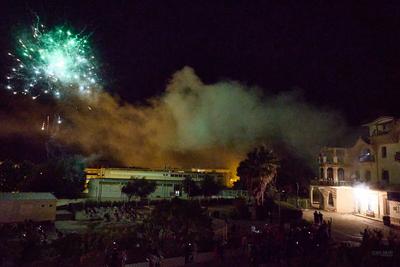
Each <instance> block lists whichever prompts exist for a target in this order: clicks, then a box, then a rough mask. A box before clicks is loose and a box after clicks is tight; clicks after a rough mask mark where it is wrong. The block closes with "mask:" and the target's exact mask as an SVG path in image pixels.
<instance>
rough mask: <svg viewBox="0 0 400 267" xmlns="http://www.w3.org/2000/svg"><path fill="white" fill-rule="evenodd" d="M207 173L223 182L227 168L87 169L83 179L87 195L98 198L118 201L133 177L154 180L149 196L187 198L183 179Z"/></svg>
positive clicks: (202, 177) (200, 176)
mask: <svg viewBox="0 0 400 267" xmlns="http://www.w3.org/2000/svg"><path fill="white" fill-rule="evenodd" d="M206 175H209V176H212V177H213V178H214V179H215V180H218V181H220V182H222V183H226V181H227V180H228V179H230V178H231V177H230V171H229V170H225V169H213V170H211V169H190V170H182V169H179V170H177V169H163V170H151V169H137V168H87V169H86V180H87V189H88V195H89V197H90V198H94V199H97V200H120V199H124V198H126V196H124V194H123V193H121V189H122V187H123V186H124V185H126V184H127V183H128V182H129V181H132V179H142V178H144V179H147V180H150V181H154V182H155V183H156V185H157V186H156V190H155V191H154V192H153V193H152V194H150V196H149V198H153V199H154V198H156V199H157V198H158V199H162V198H171V197H175V196H181V197H186V196H187V194H186V192H184V190H183V180H184V179H185V178H186V177H190V178H191V179H192V180H193V181H195V182H197V183H200V181H202V180H203V179H204V177H205V176H206Z"/></svg>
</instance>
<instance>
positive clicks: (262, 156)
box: [237, 146, 279, 205]
mask: <svg viewBox="0 0 400 267" xmlns="http://www.w3.org/2000/svg"><path fill="white" fill-rule="evenodd" d="M278 166H279V164H278V160H277V158H276V156H275V154H274V153H273V152H272V150H269V149H267V148H266V147H264V146H260V147H256V148H255V149H253V150H252V151H250V152H249V153H248V154H247V157H246V159H244V160H243V161H241V162H240V164H239V167H238V168H237V176H239V177H240V180H242V182H241V183H242V184H243V185H244V186H245V188H246V189H247V190H248V191H249V194H252V195H254V196H255V198H256V201H257V204H258V205H261V204H262V203H263V202H264V193H265V191H266V189H267V186H269V185H270V184H271V183H272V182H273V179H274V178H275V177H276V174H277V168H278Z"/></svg>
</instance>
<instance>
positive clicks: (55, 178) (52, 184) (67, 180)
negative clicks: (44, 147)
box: [23, 155, 86, 198]
mask: <svg viewBox="0 0 400 267" xmlns="http://www.w3.org/2000/svg"><path fill="white" fill-rule="evenodd" d="M84 170H85V162H84V159H83V157H81V156H78V155H74V156H65V157H62V158H54V159H51V160H49V161H48V162H46V163H44V164H41V165H39V166H38V167H37V168H36V171H35V173H34V174H33V176H32V177H31V178H30V179H28V181H27V183H26V185H25V187H24V188H23V189H24V191H33V192H52V193H54V194H55V195H56V196H57V197H65V198H75V197H78V196H79V194H80V193H81V192H82V191H83V190H84V186H85V181H86V178H85V171H84Z"/></svg>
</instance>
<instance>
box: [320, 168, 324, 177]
mask: <svg viewBox="0 0 400 267" xmlns="http://www.w3.org/2000/svg"><path fill="white" fill-rule="evenodd" d="M319 178H321V179H324V168H321V169H320V176H319Z"/></svg>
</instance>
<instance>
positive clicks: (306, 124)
mask: <svg viewBox="0 0 400 267" xmlns="http://www.w3.org/2000/svg"><path fill="white" fill-rule="evenodd" d="M58 109H59V110H60V112H61V113H62V114H63V117H64V120H65V123H63V125H62V126H61V127H60V128H59V129H58V130H57V132H56V133H55V134H54V138H56V139H57V140H58V141H59V142H61V143H64V144H66V145H72V146H75V147H79V148H80V149H81V150H82V151H83V152H84V153H85V154H87V155H90V154H97V155H102V156H103V157H105V158H108V159H113V160H114V161H117V162H120V163H121V165H126V166H142V167H164V166H173V167H231V166H232V164H237V163H238V162H239V161H240V160H241V159H242V158H243V157H244V156H245V154H246V152H248V151H249V150H250V149H252V148H253V147H254V146H256V145H260V144H265V145H267V146H271V147H275V146H277V145H282V144H283V145H284V146H285V149H290V150H291V151H293V152H294V153H296V154H297V155H299V156H301V157H304V158H305V159H311V158H314V157H315V155H316V154H317V151H318V149H319V148H320V147H321V146H323V145H326V144H327V143H329V142H330V141H332V140H334V139H336V138H337V137H339V136H341V134H342V133H343V130H344V126H343V124H342V120H341V119H340V118H339V117H338V116H337V115H336V114H335V113H332V112H328V111H323V110H321V109H317V108H315V107H312V106H310V105H308V104H306V103H305V102H304V101H302V100H301V97H300V96H299V94H297V93H296V92H291V93H287V92H286V93H283V94H279V95H266V94H262V93H261V90H258V89H257V88H248V87H246V86H243V85H241V84H239V83H236V82H231V81H223V82H219V83H216V84H204V83H203V82H202V81H201V79H200V78H199V77H198V76H197V75H196V74H195V72H194V70H193V69H191V68H189V67H185V68H183V69H182V70H180V71H178V72H176V73H175V74H174V75H173V76H172V79H171V80H170V82H169V84H168V86H167V89H166V91H165V93H164V94H163V95H161V96H159V97H155V98H153V99H150V100H148V103H147V104H146V105H141V106H140V105H132V104H129V103H124V102H123V101H121V100H120V99H119V98H117V97H114V96H111V95H110V94H108V93H105V92H103V93H100V94H99V95H98V96H97V97H96V99H93V100H91V101H89V102H88V101H87V100H81V99H69V101H63V102H61V103H60V104H59V107H58Z"/></svg>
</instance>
